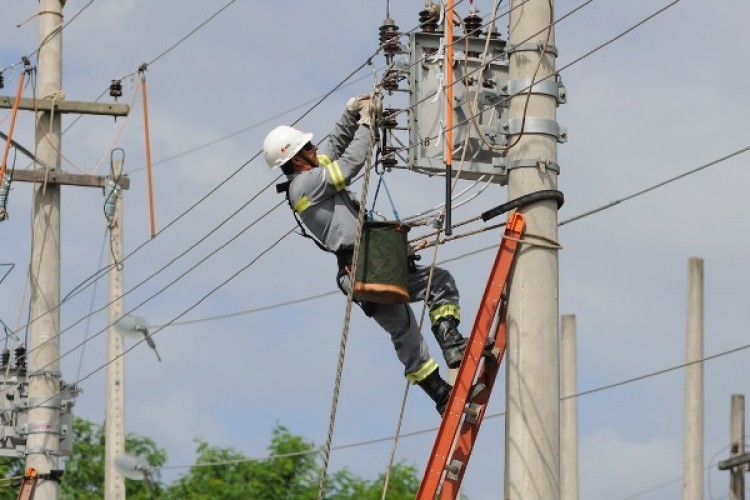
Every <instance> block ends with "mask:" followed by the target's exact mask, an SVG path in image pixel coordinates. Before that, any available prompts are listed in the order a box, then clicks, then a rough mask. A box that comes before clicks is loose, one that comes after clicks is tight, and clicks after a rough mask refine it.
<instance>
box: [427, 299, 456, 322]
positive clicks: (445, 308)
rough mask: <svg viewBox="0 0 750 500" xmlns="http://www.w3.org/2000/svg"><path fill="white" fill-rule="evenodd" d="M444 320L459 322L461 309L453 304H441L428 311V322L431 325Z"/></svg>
mask: <svg viewBox="0 0 750 500" xmlns="http://www.w3.org/2000/svg"><path fill="white" fill-rule="evenodd" d="M445 318H455V319H456V321H460V320H461V308H460V307H458V306H457V305H455V304H443V305H442V306H440V307H436V308H435V309H433V310H432V311H430V321H431V322H432V324H433V325H434V324H435V323H437V322H438V321H440V320H441V319H445Z"/></svg>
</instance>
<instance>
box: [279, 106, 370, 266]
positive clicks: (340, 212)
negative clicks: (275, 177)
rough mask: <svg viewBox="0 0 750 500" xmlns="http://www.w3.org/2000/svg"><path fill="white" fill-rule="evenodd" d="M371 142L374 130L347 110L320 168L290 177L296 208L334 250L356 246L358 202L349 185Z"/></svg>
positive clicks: (322, 158)
mask: <svg viewBox="0 0 750 500" xmlns="http://www.w3.org/2000/svg"><path fill="white" fill-rule="evenodd" d="M369 144H370V129H369V128H368V127H365V126H360V125H357V120H356V117H355V116H354V115H353V114H352V113H349V112H344V114H343V115H342V116H341V118H340V119H339V121H338V123H336V126H335V127H334V129H333V131H332V132H331V134H330V143H329V144H326V146H324V147H323V148H322V153H321V154H319V155H318V160H320V167H318V168H313V169H312V170H307V171H305V172H297V173H294V174H292V175H290V176H289V177H288V178H289V180H290V185H289V201H290V202H291V204H292V207H293V208H294V210H296V211H297V213H299V214H300V217H301V218H302V222H303V223H304V224H305V226H306V227H307V229H308V230H309V231H310V232H311V233H312V234H314V235H315V237H316V238H318V240H320V241H321V242H322V243H323V245H325V247H326V248H328V249H329V250H332V251H334V252H337V251H339V250H342V249H351V248H353V247H354V239H355V236H356V231H357V213H358V203H357V201H356V200H355V199H354V197H353V196H352V194H351V193H350V192H349V190H347V189H346V188H347V186H349V183H350V182H351V181H352V179H354V177H355V176H356V175H357V173H358V172H359V171H360V170H361V169H362V167H363V166H364V164H365V161H366V160H367V157H368V155H369V154H370V150H369Z"/></svg>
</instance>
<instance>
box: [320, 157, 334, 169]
mask: <svg viewBox="0 0 750 500" xmlns="http://www.w3.org/2000/svg"><path fill="white" fill-rule="evenodd" d="M318 161H319V162H320V164H321V165H323V166H324V167H327V166H328V165H330V164H331V163H333V160H331V157H330V156H328V155H318Z"/></svg>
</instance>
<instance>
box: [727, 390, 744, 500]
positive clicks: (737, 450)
mask: <svg viewBox="0 0 750 500" xmlns="http://www.w3.org/2000/svg"><path fill="white" fill-rule="evenodd" d="M731 419H732V420H731V430H730V433H731V440H732V442H731V445H732V448H731V453H730V456H731V457H737V456H739V455H743V454H744V453H745V396H743V395H741V394H733V395H732V417H731ZM730 473H731V476H730V479H729V500H745V466H744V465H741V466H738V467H732V469H731V472H730Z"/></svg>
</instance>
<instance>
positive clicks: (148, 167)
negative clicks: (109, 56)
mask: <svg viewBox="0 0 750 500" xmlns="http://www.w3.org/2000/svg"><path fill="white" fill-rule="evenodd" d="M147 67H148V66H147V65H146V64H143V65H141V67H140V68H138V72H139V73H140V74H141V92H142V93H143V132H144V134H145V136H146V177H147V179H148V206H149V219H150V221H151V237H152V238H153V237H154V236H156V222H155V220H154V188H153V180H152V176H151V140H150V137H149V135H150V134H149V130H148V95H147V94H146V69H147Z"/></svg>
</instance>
